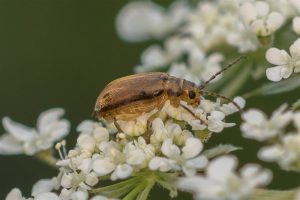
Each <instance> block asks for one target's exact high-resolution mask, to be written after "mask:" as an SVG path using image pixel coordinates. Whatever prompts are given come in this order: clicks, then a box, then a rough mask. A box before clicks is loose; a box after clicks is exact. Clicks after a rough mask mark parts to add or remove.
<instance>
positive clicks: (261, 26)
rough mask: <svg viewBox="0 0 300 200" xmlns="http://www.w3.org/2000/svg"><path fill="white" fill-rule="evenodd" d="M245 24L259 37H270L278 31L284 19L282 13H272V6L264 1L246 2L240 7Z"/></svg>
mask: <svg viewBox="0 0 300 200" xmlns="http://www.w3.org/2000/svg"><path fill="white" fill-rule="evenodd" d="M240 14H241V17H242V20H243V21H244V23H245V24H246V25H247V26H248V27H249V28H250V30H251V31H252V32H253V33H255V34H256V35H257V36H269V35H271V34H272V33H274V32H275V31H276V30H278V29H279V28H280V27H281V26H282V24H283V22H284V17H283V15H282V14H281V13H278V12H270V6H269V4H268V3H266V2H264V1H256V2H254V3H250V2H246V3H244V4H243V5H242V6H241V7H240Z"/></svg>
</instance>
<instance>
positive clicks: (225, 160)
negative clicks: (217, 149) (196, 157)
mask: <svg viewBox="0 0 300 200" xmlns="http://www.w3.org/2000/svg"><path fill="white" fill-rule="evenodd" d="M236 167H237V160H236V158H235V157H233V156H222V157H218V158H216V159H214V160H213V161H211V162H210V163H209V165H208V168H207V171H206V173H207V176H208V177H210V178H211V179H213V180H218V181H221V182H225V181H226V178H227V177H229V176H230V175H231V174H232V173H233V171H234V170H235V168H236Z"/></svg>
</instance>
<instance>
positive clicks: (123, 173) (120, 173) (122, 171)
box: [111, 164, 133, 181]
mask: <svg viewBox="0 0 300 200" xmlns="http://www.w3.org/2000/svg"><path fill="white" fill-rule="evenodd" d="M132 172H133V168H132V167H131V166H130V165H127V164H123V165H118V166H117V167H116V169H115V171H114V172H113V173H112V175H111V180H112V181H115V180H118V179H125V178H128V177H129V176H130V175H131V174H132Z"/></svg>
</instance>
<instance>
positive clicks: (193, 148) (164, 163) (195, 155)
mask: <svg viewBox="0 0 300 200" xmlns="http://www.w3.org/2000/svg"><path fill="white" fill-rule="evenodd" d="M202 149H203V144H202V143H201V141H200V140H199V139H196V138H187V139H186V143H185V145H184V146H183V147H182V149H180V148H179V147H178V146H177V145H175V144H174V143H173V141H172V140H171V139H166V140H165V141H164V142H163V144H162V146H161V152H162V154H163V155H164V156H166V157H165V158H164V157H154V158H152V160H151V161H150V162H149V168H150V169H151V170H161V171H163V172H166V171H170V170H174V171H178V170H181V169H182V170H183V172H184V173H185V174H186V175H188V176H192V175H195V173H196V171H197V170H201V169H204V168H205V167H206V165H207V163H208V160H207V158H206V157H205V156H202V155H199V154H200V152H201V151H202Z"/></svg>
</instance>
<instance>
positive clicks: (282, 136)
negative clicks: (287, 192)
mask: <svg viewBox="0 0 300 200" xmlns="http://www.w3.org/2000/svg"><path fill="white" fill-rule="evenodd" d="M243 119H244V122H243V123H242V125H241V130H242V132H243V136H244V137H246V138H252V139H255V140H258V141H261V142H262V141H268V142H269V143H271V145H268V146H265V147H263V148H262V149H261V150H260V151H259V152H258V157H259V158H260V159H262V160H264V161H272V162H278V164H279V165H280V167H281V168H283V169H285V170H299V168H300V162H299V156H300V148H299V147H300V113H299V112H295V111H292V110H287V105H283V106H281V107H279V108H278V109H277V110H276V111H274V113H273V114H272V116H271V117H270V119H268V118H267V117H266V115H265V114H264V113H263V112H262V111H260V110H257V109H250V110H248V111H247V112H246V113H244V114H243ZM292 122H293V123H294V126H295V129H296V130H295V131H290V132H287V131H286V130H287V127H288V126H289V125H290V124H291V123H292Z"/></svg>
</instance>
